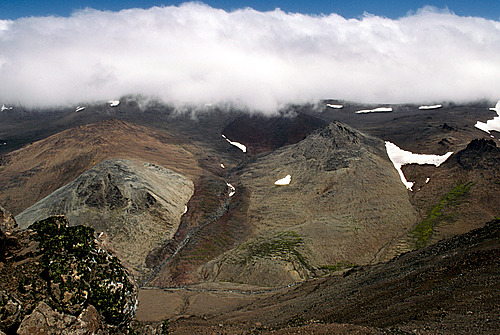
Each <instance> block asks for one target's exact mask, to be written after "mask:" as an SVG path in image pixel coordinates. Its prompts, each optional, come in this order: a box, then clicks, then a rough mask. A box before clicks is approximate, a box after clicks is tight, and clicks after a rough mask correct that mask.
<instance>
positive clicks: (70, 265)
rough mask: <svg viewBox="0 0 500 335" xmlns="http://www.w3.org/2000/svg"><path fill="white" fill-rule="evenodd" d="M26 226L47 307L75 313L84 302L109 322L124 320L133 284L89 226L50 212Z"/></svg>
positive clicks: (132, 310) (132, 303)
mask: <svg viewBox="0 0 500 335" xmlns="http://www.w3.org/2000/svg"><path fill="white" fill-rule="evenodd" d="M30 229H32V230H34V231H35V232H36V233H37V237H36V240H37V241H38V242H39V249H40V251H41V253H42V265H43V269H44V270H43V273H42V276H43V277H44V279H45V280H46V281H47V286H48V291H49V293H50V297H51V299H52V300H53V302H54V305H55V306H53V307H55V308H57V309H58V310H60V311H62V312H65V313H69V314H73V315H76V314H78V313H80V312H81V311H82V310H83V309H84V308H86V307H87V306H88V305H89V304H90V305H93V306H94V307H95V308H96V309H97V310H98V311H99V312H100V313H101V314H102V315H103V317H104V318H105V320H106V322H108V323H110V324H113V325H117V326H121V325H126V324H128V323H129V322H130V320H131V319H132V317H133V316H134V313H135V305H136V301H137V296H136V288H135V286H134V284H133V283H132V281H131V280H130V279H129V276H128V274H127V272H126V271H125V269H124V268H123V266H122V265H121V264H120V262H119V260H118V259H117V258H116V257H113V256H112V255H110V254H109V253H108V252H106V251H105V250H104V249H102V248H100V247H99V246H98V245H97V243H96V241H95V238H94V230H93V229H92V228H89V227H85V226H76V227H69V226H68V221H67V220H66V218H65V217H63V216H53V217H50V218H47V219H45V220H41V221H37V222H35V223H34V224H32V225H31V226H30Z"/></svg>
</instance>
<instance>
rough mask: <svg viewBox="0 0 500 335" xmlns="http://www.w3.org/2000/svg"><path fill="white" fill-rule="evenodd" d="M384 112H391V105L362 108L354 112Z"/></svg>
mask: <svg viewBox="0 0 500 335" xmlns="http://www.w3.org/2000/svg"><path fill="white" fill-rule="evenodd" d="M384 112H392V107H379V108H375V109H363V110H360V111H357V112H355V113H356V114H365V113H384Z"/></svg>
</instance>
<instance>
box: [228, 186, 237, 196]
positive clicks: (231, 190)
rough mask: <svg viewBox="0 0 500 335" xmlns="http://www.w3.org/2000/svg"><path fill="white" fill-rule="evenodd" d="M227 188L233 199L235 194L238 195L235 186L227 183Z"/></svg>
mask: <svg viewBox="0 0 500 335" xmlns="http://www.w3.org/2000/svg"><path fill="white" fill-rule="evenodd" d="M226 185H227V187H229V189H230V191H229V196H230V197H232V196H233V195H234V194H235V193H236V189H235V188H234V186H233V185H231V184H229V183H226Z"/></svg>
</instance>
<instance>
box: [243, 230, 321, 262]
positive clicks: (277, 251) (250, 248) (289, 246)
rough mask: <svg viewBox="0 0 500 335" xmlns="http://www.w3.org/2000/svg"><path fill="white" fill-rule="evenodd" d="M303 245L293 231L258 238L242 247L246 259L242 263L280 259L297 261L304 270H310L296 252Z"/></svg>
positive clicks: (304, 260)
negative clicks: (262, 259)
mask: <svg viewBox="0 0 500 335" xmlns="http://www.w3.org/2000/svg"><path fill="white" fill-rule="evenodd" d="M302 244H303V239H302V237H300V236H299V235H298V234H297V233H295V232H293V231H286V232H282V233H279V234H277V235H274V236H272V237H270V238H265V239H264V238H260V239H257V240H256V241H252V242H250V243H245V244H244V245H243V246H242V247H243V249H245V250H246V253H247V257H246V258H245V259H244V260H243V262H245V263H246V262H249V261H253V260H255V259H261V258H275V257H276V258H281V259H284V260H287V261H293V259H296V260H298V261H299V262H300V263H301V264H302V265H303V266H304V267H305V268H307V269H309V270H310V269H311V267H310V266H309V264H308V263H307V261H306V259H305V258H304V256H302V254H301V253H300V252H299V251H298V250H297V247H299V246H300V245H302Z"/></svg>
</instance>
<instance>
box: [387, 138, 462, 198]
mask: <svg viewBox="0 0 500 335" xmlns="http://www.w3.org/2000/svg"><path fill="white" fill-rule="evenodd" d="M385 149H386V150H387V155H388V156H389V159H390V160H391V162H392V164H393V165H394V167H395V168H396V170H397V171H398V173H399V177H400V178H401V181H402V182H403V184H404V185H405V186H406V188H407V189H409V190H410V191H411V190H412V187H413V182H409V181H407V180H406V178H405V175H404V174H403V171H402V170H401V167H402V166H403V165H405V164H412V163H416V164H432V165H435V166H439V165H441V164H442V163H443V162H444V161H446V160H447V159H448V157H450V156H451V154H453V152H452V151H450V152H448V153H446V154H445V155H442V156H439V155H425V154H414V153H412V152H410V151H406V150H403V149H400V148H399V147H398V146H397V145H395V144H393V143H391V142H388V141H386V142H385Z"/></svg>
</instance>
